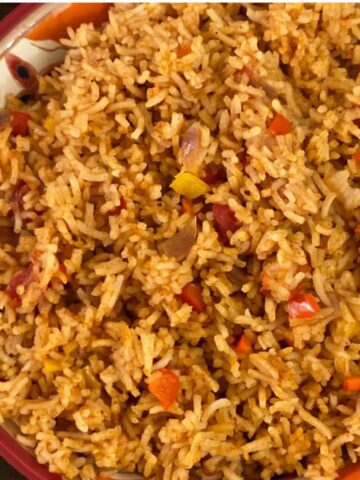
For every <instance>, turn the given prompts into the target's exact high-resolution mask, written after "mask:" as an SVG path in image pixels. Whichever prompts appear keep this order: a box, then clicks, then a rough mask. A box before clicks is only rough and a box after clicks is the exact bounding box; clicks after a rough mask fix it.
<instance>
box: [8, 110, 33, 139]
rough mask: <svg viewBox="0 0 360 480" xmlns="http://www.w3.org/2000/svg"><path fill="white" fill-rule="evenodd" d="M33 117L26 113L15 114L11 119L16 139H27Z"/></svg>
mask: <svg viewBox="0 0 360 480" xmlns="http://www.w3.org/2000/svg"><path fill="white" fill-rule="evenodd" d="M30 119H31V116H30V115H29V114H28V113H25V112H13V114H12V117H11V127H12V134H13V135H14V136H15V137H16V136H17V135H20V136H21V137H26V135H28V134H29V120H30Z"/></svg>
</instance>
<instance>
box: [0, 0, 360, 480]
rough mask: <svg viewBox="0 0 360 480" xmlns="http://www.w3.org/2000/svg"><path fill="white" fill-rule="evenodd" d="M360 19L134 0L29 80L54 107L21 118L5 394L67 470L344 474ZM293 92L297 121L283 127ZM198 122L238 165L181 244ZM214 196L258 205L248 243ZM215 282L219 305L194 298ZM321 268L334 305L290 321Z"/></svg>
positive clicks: (354, 439) (9, 158)
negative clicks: (225, 237)
mask: <svg viewBox="0 0 360 480" xmlns="http://www.w3.org/2000/svg"><path fill="white" fill-rule="evenodd" d="M359 25H360V10H359V5H354V4H324V5H320V4H319V5H310V4H307V5H301V4H287V5H284V4H274V5H265V4H264V5H250V4H246V5H244V6H240V5H235V4H234V5H233V4H222V5H215V4H211V5H205V4H187V5H186V4H183V5H180V4H176V5H172V6H170V5H157V4H149V5H132V6H129V5H117V6H115V7H114V8H111V10H110V12H109V22H108V23H107V24H106V25H104V26H103V28H102V29H101V30H95V29H94V28H93V27H92V25H82V26H81V27H80V28H79V29H78V30H77V31H76V32H74V31H72V30H70V31H69V39H67V40H64V42H63V43H64V45H66V46H67V47H68V53H67V55H66V58H65V60H64V63H63V64H62V65H61V66H58V67H56V68H55V69H54V70H53V71H52V72H51V74H50V75H48V76H44V77H42V78H40V79H39V94H38V96H37V99H36V101H35V102H34V103H33V104H31V105H23V104H21V102H20V101H19V100H17V99H15V98H9V99H8V108H9V109H10V110H11V111H14V110H19V109H21V110H26V111H28V112H29V113H30V114H31V117H32V121H31V122H30V136H29V137H17V138H14V137H13V136H12V135H11V128H10V127H7V128H5V129H4V130H3V131H1V132H0V176H1V177H0V178H1V194H0V213H1V218H0V222H1V227H2V232H1V239H0V243H1V244H0V268H1V271H0V283H1V285H2V292H1V293H0V306H1V312H0V315H1V331H0V360H1V363H0V372H1V382H0V414H1V419H2V420H5V419H7V420H9V419H11V420H13V421H15V422H16V424H17V426H18V430H19V435H18V437H17V438H18V441H19V442H21V443H22V444H24V445H25V446H27V447H32V448H34V452H35V455H36V457H37V459H38V461H39V462H40V463H42V464H48V465H49V469H50V471H52V472H57V473H60V474H61V476H62V478H64V479H75V478H81V479H83V480H93V479H95V478H96V476H97V475H100V474H102V475H104V476H105V475H107V476H109V475H111V474H112V473H114V472H116V471H118V472H121V471H124V472H138V473H140V474H142V475H144V476H146V477H148V478H152V479H159V480H160V479H163V480H187V479H189V478H199V479H205V478H208V479H210V478H211V479H214V480H215V479H227V480H248V479H250V478H252V479H254V478H262V479H264V480H270V479H274V478H275V477H276V476H277V475H280V474H283V473H284V474H285V473H291V474H293V475H295V476H299V477H303V478H306V479H309V480H321V479H323V480H332V479H335V478H336V471H337V469H338V468H339V467H341V466H342V465H343V463H344V462H348V461H352V462H355V461H356V459H357V458H358V456H359V455H360V420H359V409H360V404H359V397H358V395H357V394H356V393H346V392H344V391H343V390H342V382H343V379H344V376H346V375H349V374H352V375H356V374H357V375H359V374H360V367H359V351H360V300H359V281H360V269H359V262H358V250H359V238H360V237H359V235H358V234H355V233H354V231H355V227H356V225H357V224H358V223H359V222H360V213H359V212H360V210H359V207H360V200H359V195H360V193H359V191H358V190H357V186H356V179H357V178H358V177H359V175H360V165H359V164H358V163H356V162H355V161H354V160H353V155H354V154H355V153H356V152H359V151H360V144H359V139H360V125H359V118H360V85H359V75H358V72H359V68H358V67H359V64H360V42H359V40H360V33H359V32H360V31H359ZM182 44H187V45H189V46H191V52H190V53H188V54H187V55H184V56H179V55H178V54H177V52H178V48H179V45H182ZM246 68H251V70H252V71H253V72H254V78H250V77H251V76H250V75H247V74H246ZM244 69H245V70H244ZM244 71H245V74H244ZM275 112H281V113H282V114H283V115H284V116H285V117H286V118H287V119H288V120H289V121H290V123H291V125H292V132H291V134H289V135H284V136H280V135H279V136H274V137H271V136H270V135H269V134H268V133H267V126H268V125H269V122H270V121H271V119H272V118H273V115H274V113H275ZM194 122H198V123H199V124H200V126H201V132H202V135H201V148H202V149H204V150H201V152H202V154H204V155H203V163H205V164H216V165H221V164H222V165H223V166H224V167H225V170H226V176H227V180H225V181H224V182H222V183H220V184H217V185H213V186H211V188H210V190H209V192H208V193H206V194H205V195H204V196H202V197H200V198H198V199H196V200H195V201H193V208H194V210H195V212H196V215H197V220H198V224H197V229H198V234H197V239H196V243H195V244H194V245H193V247H192V248H191V250H190V252H189V253H188V254H187V256H186V258H185V259H184V260H181V261H177V260H175V258H173V257H167V256H165V255H162V254H160V253H159V250H158V245H159V243H161V241H164V240H165V239H168V238H171V237H173V236H174V234H175V233H176V232H177V231H179V230H180V229H181V228H183V227H184V226H185V225H187V224H188V222H189V214H188V213H182V211H181V198H180V196H179V195H178V194H176V193H175V192H174V191H173V190H172V189H171V188H169V185H170V183H171V182H172V180H173V179H174V177H175V175H176V174H177V173H178V172H179V171H180V170H181V165H180V162H179V155H180V153H179V152H180V149H181V143H182V139H183V136H184V132H186V130H187V128H188V127H189V126H190V125H191V124H192V123H194ZM244 152H245V153H246V158H245V156H244ZM19 181H24V182H26V184H27V185H28V186H29V187H30V191H28V192H27V193H26V194H25V195H24V197H23V208H18V209H14V208H13V200H12V199H13V194H14V189H16V188H17V186H18V185H19ZM122 197H123V198H124V199H126V208H123V209H121V212H120V213H119V214H116V215H115V214H113V212H114V211H116V209H117V208H118V207H119V202H120V198H122ZM214 203H220V204H227V205H228V206H229V207H230V208H231V209H232V210H233V211H234V213H235V215H236V218H237V220H238V221H239V222H241V227H240V228H239V229H238V230H237V231H236V232H235V233H233V235H232V237H231V240H230V245H229V246H225V245H224V244H223V243H221V241H220V240H219V236H218V233H217V232H216V230H215V227H214V219H213V215H212V213H211V209H209V208H207V207H208V206H209V205H210V204H214ZM29 262H32V265H33V267H32V268H33V271H34V277H33V278H32V280H33V281H32V282H31V283H30V284H29V285H27V286H20V287H19V288H20V290H21V289H22V291H18V293H19V294H20V296H21V305H20V306H18V307H16V308H15V307H14V305H13V304H12V302H11V301H10V299H9V295H8V293H7V291H6V289H7V287H8V284H9V281H10V280H11V278H13V277H14V275H15V274H16V273H17V272H18V271H21V270H23V269H24V268H25V267H26V266H27V265H28V264H29ZM192 281H196V282H197V283H198V285H200V287H201V290H202V295H203V300H204V302H205V304H206V311H205V312H201V313H197V312H196V311H194V310H193V309H192V307H191V306H190V305H187V304H184V303H183V302H182V301H181V299H180V298H179V294H180V293H181V291H182V288H183V287H184V286H185V285H186V284H188V283H189V282H192ZM300 284H301V285H302V287H303V288H304V290H305V291H307V292H311V293H312V294H313V295H315V296H316V298H317V300H318V302H319V304H320V306H321V309H320V311H319V312H318V314H316V315H315V316H314V317H313V318H311V319H309V318H305V319H304V318H302V319H301V318H300V319H299V318H292V319H290V320H289V317H288V313H287V301H288V299H289V295H290V292H292V291H293V290H295V289H296V288H298V287H299V285H300ZM242 333H245V334H246V335H247V336H248V337H249V338H250V339H251V341H252V342H253V352H252V353H250V354H249V355H242V356H241V355H240V356H239V355H238V354H237V353H236V351H235V350H234V348H233V344H232V340H231V339H234V338H235V339H236V338H238V337H239V336H240V335H241V334H242ZM46 362H48V363H46ZM46 365H47V366H48V369H46V368H45V366H46ZM164 367H170V368H171V369H172V370H173V371H174V372H175V373H176V374H177V375H178V377H179V379H180V385H181V386H180V391H179V394H178V396H177V400H176V402H175V403H173V405H172V406H171V408H170V409H169V411H168V412H165V411H164V409H163V407H162V406H161V404H160V403H159V401H158V400H157V399H156V398H155V397H154V396H153V395H152V394H151V393H150V392H149V390H148V385H147V384H148V381H149V378H150V376H151V375H152V374H153V372H154V371H156V370H159V369H160V368H164ZM114 478H116V477H114ZM118 478H123V477H121V476H120V477H118ZM137 478H138V477H137Z"/></svg>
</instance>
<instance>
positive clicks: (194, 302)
mask: <svg viewBox="0 0 360 480" xmlns="http://www.w3.org/2000/svg"><path fill="white" fill-rule="evenodd" d="M180 299H181V301H182V302H183V303H187V304H188V305H190V306H191V307H192V308H193V309H194V310H195V312H198V313H201V312H205V310H206V304H205V302H204V300H203V298H202V293H201V290H200V287H198V286H197V285H196V284H195V283H188V284H187V285H185V287H184V288H183V289H182V291H181V294H180Z"/></svg>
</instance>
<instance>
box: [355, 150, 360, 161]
mask: <svg viewBox="0 0 360 480" xmlns="http://www.w3.org/2000/svg"><path fill="white" fill-rule="evenodd" d="M354 160H355V162H357V163H360V152H356V153H354Z"/></svg>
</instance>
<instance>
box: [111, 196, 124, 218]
mask: <svg viewBox="0 0 360 480" xmlns="http://www.w3.org/2000/svg"><path fill="white" fill-rule="evenodd" d="M126 208H127V204H126V200H125V198H124V197H123V196H121V197H120V205H118V206H117V207H115V208H114V209H113V210H111V212H110V215H119V214H120V212H121V211H122V210H126Z"/></svg>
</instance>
